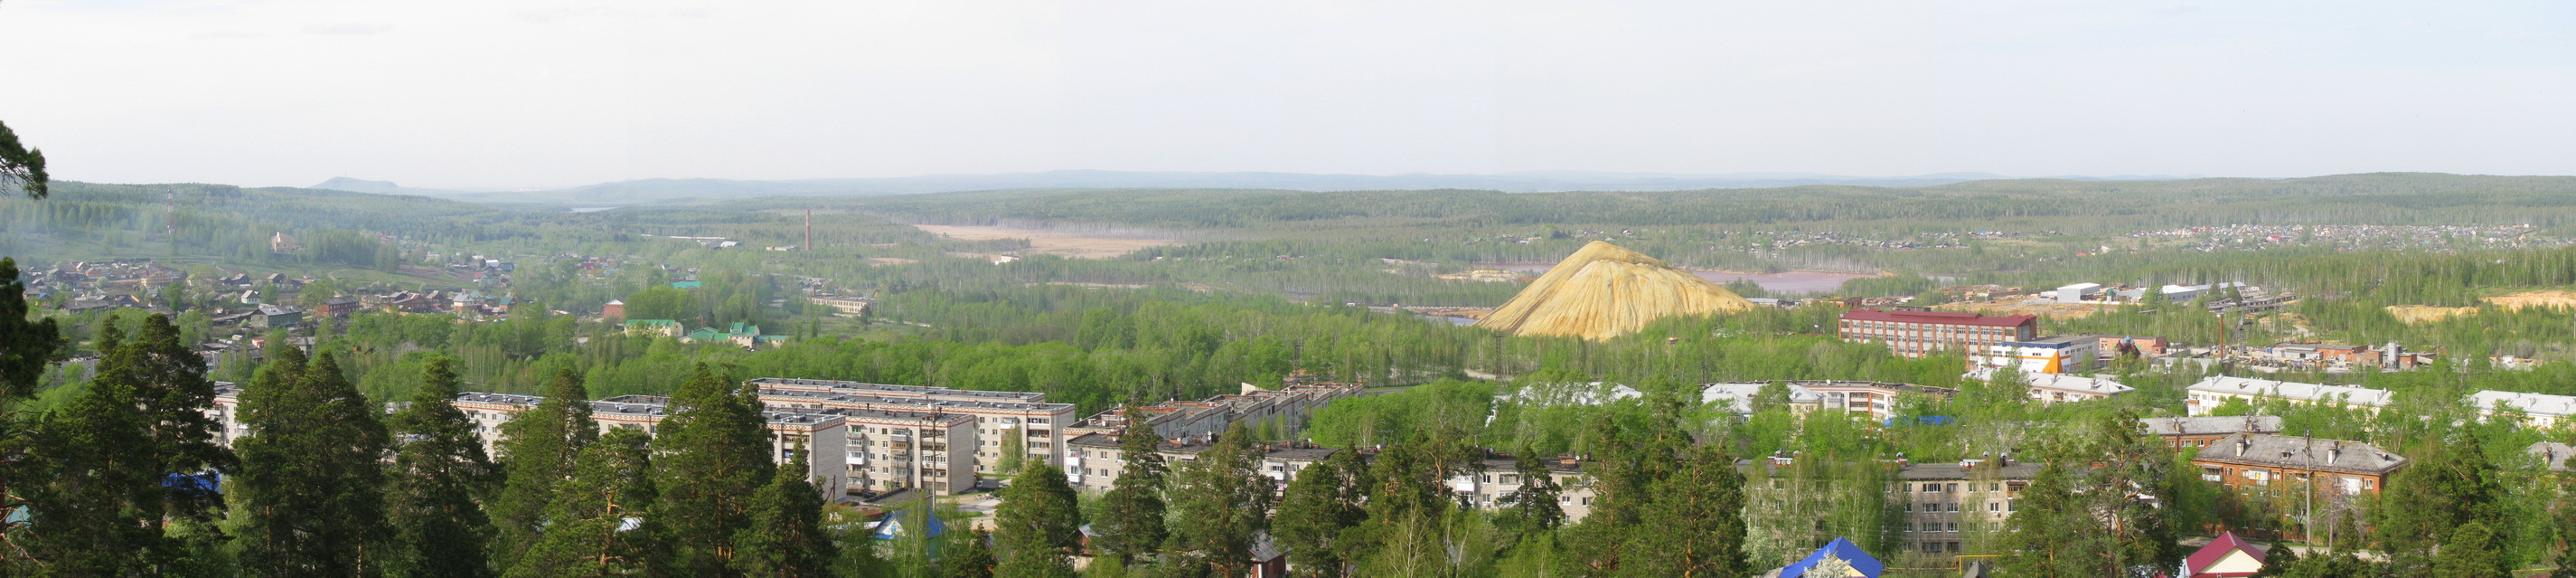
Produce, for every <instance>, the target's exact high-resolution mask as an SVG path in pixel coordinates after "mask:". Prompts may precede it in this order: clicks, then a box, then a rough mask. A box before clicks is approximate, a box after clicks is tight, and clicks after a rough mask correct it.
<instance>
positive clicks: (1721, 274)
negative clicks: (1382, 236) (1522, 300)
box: [1476, 263, 1877, 295]
mask: <svg viewBox="0 0 2576 578" xmlns="http://www.w3.org/2000/svg"><path fill="white" fill-rule="evenodd" d="M1476 266H1477V267H1480V268H1493V269H1502V270H1506V271H1521V272H1527V273H1545V272H1547V270H1548V268H1549V267H1555V266H1556V264H1555V263H1477V264H1476ZM1691 274H1692V275H1698V276H1699V277H1700V278H1701V279H1707V280H1710V281H1716V282H1719V283H1725V282H1729V281H1736V280H1750V281H1752V282H1753V284H1755V285H1761V286H1762V289H1763V290H1765V291H1770V292H1772V293H1777V294H1784V295H1801V294H1803V295H1822V294H1830V293H1833V292H1835V291H1840V290H1842V287H1843V282H1844V281H1849V280H1853V279H1863V278H1869V277H1876V276H1877V275H1870V274H1866V273H1835V272H1831V271H1784V272H1779V273H1729V272H1725V271H1692V272H1691Z"/></svg>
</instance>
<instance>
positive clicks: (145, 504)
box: [29, 315, 232, 574]
mask: <svg viewBox="0 0 2576 578" xmlns="http://www.w3.org/2000/svg"><path fill="white" fill-rule="evenodd" d="M106 329H107V331H106V332H104V333H103V334H102V336H101V338H100V339H99V341H98V348H99V350H100V351H101V352H102V353H103V354H104V355H103V356H102V357H101V358H100V360H99V363H98V366H97V367H98V372H97V375H96V376H95V377H93V378H91V380H90V386H89V389H88V390H87V391H84V392H83V393H82V394H81V395H80V396H79V397H77V398H75V399H74V400H73V402H72V404H71V405H70V406H69V407H66V408H65V409H64V410H62V411H59V412H55V413H53V414H52V415H50V416H47V417H46V418H45V420H44V423H43V425H42V426H41V427H39V428H37V430H38V432H39V434H40V440H39V441H38V443H37V446H38V447H39V448H40V450H39V453H41V454H44V455H47V456H52V458H53V459H51V460H45V461H44V462H45V463H52V464H58V466H59V467H58V469H57V470H56V471H55V472H54V473H53V474H52V475H50V476H47V477H48V478H50V479H49V480H47V483H46V484H45V485H44V486H42V487H40V488H38V489H35V490H34V491H31V492H30V494H31V495H34V496H39V497H38V500H40V502H41V503H45V504H47V505H48V507H45V508H37V509H35V510H34V512H33V513H34V514H35V515H34V516H33V521H34V522H36V523H37V524H38V525H39V527H38V528H36V531H35V532H34V536H33V537H31V538H30V539H29V541H30V542H31V543H33V544H36V545H37V546H38V547H39V548H47V547H71V546H75V545H76V544H83V543H85V544H87V545H86V546H77V548H78V549H79V550H80V551H82V552H88V553H91V554H95V555H96V556H100V557H102V558H101V560H113V561H114V562H113V563H112V564H111V565H108V566H84V565H83V564H82V563H80V562H73V561H57V562H51V563H48V567H49V568H52V569H54V570H55V571H61V572H70V573H73V574H80V573H85V572H86V571H75V570H72V569H73V568H83V567H87V568H93V569H97V570H98V571H108V572H112V571H113V570H111V569H112V568H118V567H125V568H144V569H150V570H145V571H152V570H158V569H164V568H167V567H169V566H170V565H172V564H177V563H179V562H180V561H181V559H183V558H185V557H187V556H188V555H189V554H188V552H187V548H188V545H187V544H185V543H182V542H181V541H179V540H174V539H168V538H167V537H166V536H165V535H164V534H165V533H166V532H165V528H164V526H163V524H162V522H164V521H170V522H184V523H195V524H205V523H209V522H211V521H212V516H213V513H214V512H215V511H216V509H217V508H219V507H220V506H221V504H222V496H221V494H218V493H216V492H215V491H214V489H213V488H211V487H209V486H207V485H200V484H194V483H169V482H170V481H172V480H181V479H199V478H181V477H178V476H195V475H199V474H202V473H204V472H205V470H207V469H209V468H217V467H226V464H229V463H230V461H231V455H232V454H231V452H229V451H227V450H225V449H224V448H223V447H222V446H220V445H216V444H215V442H214V435H215V430H216V428H217V427H219V426H217V425H216V424H215V423H214V422H213V420H212V419H211V418H209V417H207V415H206V413H205V412H206V410H207V409H210V407H211V406H212V405H213V404H214V383H213V382H211V381H208V380H206V378H205V362H204V359H203V358H201V357H198V356H197V355H196V354H195V353H194V352H191V351H189V350H188V349H187V348H186V347H185V346H182V345H180V343H179V339H178V329H177V328H176V327H173V326H171V325H170V322H169V318H168V317H166V316H162V315H152V316H149V317H146V318H145V319H144V320H143V333H142V335H141V336H140V337H139V338H137V339H132V340H128V339H125V338H124V336H123V335H122V334H121V333H120V332H119V331H117V330H116V327H115V326H114V325H112V324H111V325H109V326H108V327H107V328H106ZM83 508H103V509H100V510H95V511H85V510H83ZM83 517H88V518H90V519H89V520H84V521H81V522H77V523H75V524H74V525H75V526H81V527H83V528H81V529H73V528H71V527H65V526H62V525H61V524H58V523H54V522H61V521H67V520H71V519H75V518H83ZM111 518H112V519H114V520H116V523H114V524H103V523H101V522H103V521H105V520H109V519H111ZM46 526H51V527H46ZM110 533H113V534H116V535H117V536H115V537H111V536H109V535H108V534H110ZM58 553H59V554H63V555H71V556H73V557H76V558H77V557H79V556H81V555H86V554H77V553H75V552H69V551H64V552H58ZM38 555H39V557H42V556H45V555H46V554H44V553H39V554H38ZM129 564H130V565H129Z"/></svg>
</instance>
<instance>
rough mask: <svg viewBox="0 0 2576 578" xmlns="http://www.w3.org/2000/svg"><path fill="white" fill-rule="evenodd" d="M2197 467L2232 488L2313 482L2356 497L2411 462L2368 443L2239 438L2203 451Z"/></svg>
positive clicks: (2205, 477)
mask: <svg viewBox="0 0 2576 578" xmlns="http://www.w3.org/2000/svg"><path fill="white" fill-rule="evenodd" d="M2191 463H2192V465H2193V466H2197V467H2199V468H2200V471H2201V476H2200V477H2201V479H2203V480H2208V481H2212V482H2218V483H2219V484H2220V485H2224V486H2227V487H2228V488H2229V489H2243V488H2254V487H2275V486H2278V487H2285V488H2289V489H2296V488H2298V487H2300V486H2301V485H2306V484H2311V483H2313V484H2314V485H2312V486H2308V487H2311V488H2314V489H2315V491H2316V492H2317V493H2319V494H2329V495H2344V496H2356V495H2361V494H2365V493H2369V494H2375V493H2378V492H2379V489H2380V488H2381V487H2383V486H2385V485H2386V484H2387V483H2388V476H2391V475H2394V474H2396V473H2397V470H2399V469H2402V468H2405V467H2406V464H2407V463H2408V462H2407V459H2406V457H2405V456H2400V455H2397V454H2393V453H2389V452H2388V451H2387V450H2382V449H2379V446H2375V445H2371V444H2370V443H2368V442H2358V441H2348V440H2330V439H2316V438H2307V437H2299V436H2284V435H2271V434H2234V435H2230V436H2227V437H2225V438H2220V439H2219V440H2218V441H2217V442H2213V443H2211V444H2209V445H2208V446H2205V447H2202V448H2200V452H2199V453H2197V454H2194V455H2193V456H2192V458H2191Z"/></svg>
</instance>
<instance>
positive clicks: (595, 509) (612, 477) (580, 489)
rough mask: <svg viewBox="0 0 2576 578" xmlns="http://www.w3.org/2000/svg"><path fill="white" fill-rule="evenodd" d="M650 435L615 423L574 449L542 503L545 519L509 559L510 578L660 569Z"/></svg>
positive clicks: (621, 573)
mask: <svg viewBox="0 0 2576 578" xmlns="http://www.w3.org/2000/svg"><path fill="white" fill-rule="evenodd" d="M651 440H652V437H651V436H649V435H646V434H645V433H644V430H639V429H628V428H617V429H613V430H609V432H608V434H607V435H604V436H600V438H599V441H598V443H593V444H589V445H587V446H584V447H583V448H582V452H581V456H579V458H578V459H577V460H576V464H575V468H574V471H573V475H572V479H570V480H566V481H564V482H563V483H562V484H559V485H558V487H559V488H560V493H558V494H557V496H556V497H555V500H554V501H553V503H552V504H550V505H549V507H548V508H547V510H548V511H547V514H546V515H547V518H548V519H551V520H553V523H552V524H550V525H548V526H547V527H546V529H545V533H544V535H543V536H542V537H541V538H540V539H539V540H538V541H537V543H536V544H535V545H533V546H531V547H530V548H528V550H527V552H526V554H525V555H523V556H520V557H519V559H518V561H517V562H516V563H514V564H512V565H511V567H510V571H509V572H508V573H507V574H506V575H507V576H509V577H511V578H556V577H571V576H636V575H645V576H650V575H658V574H662V573H663V572H662V569H663V567H664V562H665V558H667V555H668V552H667V551H666V549H665V548H663V547H662V542H661V533H660V532H659V531H658V530H659V524H658V523H657V521H656V520H655V519H654V517H653V516H652V514H651V513H650V512H649V510H650V508H651V507H652V505H653V504H654V501H655V499H656V496H655V494H656V492H655V491H654V490H655V488H654V482H653V475H652V473H653V448H652V447H651V446H650V445H648V444H649V442H650V441H651Z"/></svg>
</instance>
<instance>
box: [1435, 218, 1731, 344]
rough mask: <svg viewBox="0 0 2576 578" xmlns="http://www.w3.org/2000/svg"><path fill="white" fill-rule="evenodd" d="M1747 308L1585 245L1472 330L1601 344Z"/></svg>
mask: <svg viewBox="0 0 2576 578" xmlns="http://www.w3.org/2000/svg"><path fill="white" fill-rule="evenodd" d="M1752 308H1753V302H1751V301H1746V300H1744V297H1742V296H1738V295H1736V294H1735V292H1733V291H1728V290H1726V288H1725V287H1720V286H1718V284H1717V283H1715V282H1712V281H1709V280H1707V279H1702V278H1700V276H1698V275H1692V274H1690V272H1689V271H1683V270H1680V269H1675V268H1672V267H1670V266H1666V265H1664V262H1663V261H1657V260H1655V258H1654V257H1648V256H1646V255H1645V254H1644V253H1638V252H1636V251H1630V250H1627V249H1625V248H1621V247H1620V246H1618V245H1612V244H1609V243H1607V242H1602V241H1593V242H1592V243H1591V244H1587V245H1584V246H1583V249H1581V250H1578V251H1575V252H1574V254H1573V255H1568V256H1566V258H1565V260H1564V261H1561V262H1558V263H1557V264H1556V267H1554V268H1551V269H1548V270H1547V274H1546V275H1540V276H1539V278H1538V280H1537V281H1533V282H1531V283H1530V285H1529V287H1526V288H1523V289H1521V293H1520V294H1519V295H1514V296H1512V300H1511V301H1510V302H1507V303H1504V304H1503V306H1502V308H1500V309H1495V310H1494V313H1493V314H1492V315H1487V316H1485V319H1484V320H1483V321H1478V322H1476V326H1477V327H1483V328H1486V329H1492V330H1495V331H1505V332H1510V333H1512V334H1514V335H1571V336H1576V337H1582V338H1585V339H1593V340H1603V339H1609V338H1612V337H1617V336H1620V335H1626V334H1629V333H1634V332H1636V331H1637V330H1638V329H1643V328H1645V326H1646V324H1647V323H1650V322H1653V321H1654V320H1656V319H1662V318H1665V317H1670V316H1674V315H1701V314H1708V313H1727V312H1734V311H1743V310H1747V309H1752Z"/></svg>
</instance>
